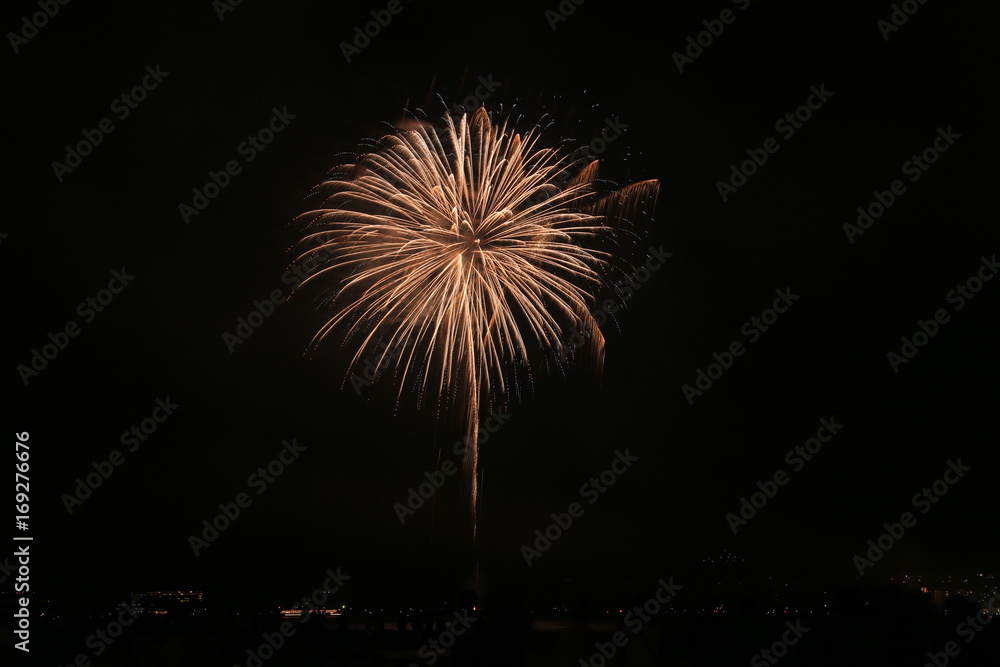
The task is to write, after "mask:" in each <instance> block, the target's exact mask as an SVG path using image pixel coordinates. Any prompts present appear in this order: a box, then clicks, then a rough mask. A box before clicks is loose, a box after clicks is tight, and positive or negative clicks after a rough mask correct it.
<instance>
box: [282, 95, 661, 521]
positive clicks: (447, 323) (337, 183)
mask: <svg viewBox="0 0 1000 667" xmlns="http://www.w3.org/2000/svg"><path fill="white" fill-rule="evenodd" d="M444 120H445V124H444V126H443V127H441V128H439V129H435V128H434V127H432V126H431V125H430V124H428V123H420V124H418V125H417V127H416V128H415V129H412V130H408V131H404V132H400V133H397V134H393V135H389V136H387V137H384V138H383V139H382V140H381V141H380V142H379V145H378V147H377V149H376V150H374V151H372V152H369V153H367V154H365V155H363V156H362V157H361V158H360V159H359V160H358V161H357V162H356V164H349V165H343V166H341V167H338V168H337V169H336V170H335V171H334V172H333V175H332V178H331V179H330V180H328V181H326V182H324V183H322V184H320V185H319V186H317V188H316V190H315V191H314V192H315V193H316V194H318V195H320V196H322V197H323V202H322V204H321V205H320V206H319V207H318V208H317V209H315V210H312V211H310V212H308V213H305V214H303V215H302V216H299V218H297V221H298V222H299V223H300V224H301V226H302V229H304V232H303V238H302V240H301V245H300V246H298V248H299V251H298V255H299V256H298V258H297V260H296V261H306V260H308V259H309V258H310V257H315V256H323V257H329V256H332V257H333V259H332V260H330V261H327V262H326V264H325V265H324V268H323V269H321V270H320V271H317V272H316V273H314V274H313V275H312V276H310V277H309V278H308V279H307V280H306V281H304V282H303V284H302V287H304V286H305V285H306V284H310V283H314V284H315V283H318V284H321V285H324V286H327V287H330V288H332V293H333V294H334V296H333V297H332V299H330V301H329V305H330V306H331V308H332V311H331V312H332V315H331V316H330V317H329V319H328V320H327V321H326V323H325V324H324V325H323V326H322V327H320V329H319V331H318V332H317V333H316V335H315V337H314V338H313V341H312V346H317V345H319V344H320V343H322V342H323V341H325V340H326V339H327V338H329V337H330V336H331V335H334V334H335V333H336V334H337V335H338V336H339V337H340V339H341V341H342V344H344V345H350V348H351V349H352V350H353V351H354V357H353V360H352V363H351V366H350V368H354V367H356V366H357V365H358V364H359V362H360V361H361V360H363V359H368V360H372V359H377V360H378V364H377V365H378V366H380V367H381V366H382V365H383V364H389V363H391V364H393V368H394V371H393V374H394V378H395V381H396V382H397V384H398V386H399V391H398V394H397V402H398V400H399V399H400V398H401V397H402V394H403V392H404V388H405V387H407V386H410V387H411V388H413V389H415V390H416V393H417V395H418V397H419V398H418V402H424V401H427V402H430V401H433V403H434V405H435V409H436V410H437V413H438V415H439V416H441V415H442V414H443V413H445V412H450V413H451V414H456V415H458V417H459V421H460V422H461V424H462V430H463V432H464V433H465V436H466V438H465V442H466V447H467V454H466V458H465V464H466V471H467V473H468V477H467V479H468V481H469V484H470V490H471V494H470V495H471V508H472V512H473V525H475V511H476V503H477V496H478V490H477V486H478V484H477V470H478V458H479V447H478V437H477V434H478V429H479V414H480V412H481V411H486V410H489V409H491V408H492V407H493V406H494V405H497V404H498V402H499V403H501V404H503V405H506V404H507V400H508V399H509V398H510V397H511V395H512V393H517V391H516V390H514V391H512V386H513V385H515V384H516V383H517V382H518V381H517V379H516V375H517V372H516V371H514V370H512V369H514V368H515V367H518V366H521V367H524V368H528V369H530V365H527V364H525V363H524V362H527V361H528V360H529V359H531V358H535V357H537V355H539V354H543V355H544V354H548V355H549V356H550V357H552V358H556V359H559V358H565V357H566V354H567V353H566V350H567V349H569V348H568V346H567V344H566V341H567V340H569V339H570V337H571V336H582V337H583V339H584V340H586V341H587V343H586V345H587V351H588V352H589V353H590V354H591V355H593V357H594V358H595V360H596V362H597V364H598V365H600V363H601V362H602V360H603V347H604V338H603V336H602V335H601V332H600V329H599V328H598V326H597V324H596V322H595V321H594V319H593V317H592V316H591V314H590V308H591V307H592V306H593V302H594V296H593V294H594V292H595V291H596V289H597V288H599V287H600V286H601V285H602V284H603V283H605V282H606V280H607V276H608V275H609V271H610V269H611V267H612V264H613V262H614V260H615V255H614V254H613V253H612V252H609V251H608V250H603V249H599V248H602V247H608V245H607V241H609V240H614V239H616V238H618V239H620V237H621V236H622V231H623V229H624V225H623V223H626V224H627V221H628V220H630V219H631V218H632V217H633V216H634V215H639V214H644V213H646V210H647V209H649V210H651V209H652V205H653V204H654V203H655V197H656V194H657V192H658V184H657V182H656V181H645V182H641V183H634V184H632V185H629V186H626V187H624V188H620V189H615V190H609V189H607V188H606V187H604V188H603V189H602V188H601V187H599V182H598V181H597V180H596V177H597V161H596V160H593V161H589V160H588V161H586V163H585V164H584V165H583V166H582V167H581V166H580V161H575V162H574V161H571V159H570V158H569V157H568V156H565V155H563V154H562V153H561V152H560V151H559V150H558V149H553V148H544V147H539V146H538V138H539V133H540V129H539V128H538V126H535V128H533V129H532V130H531V131H529V132H527V133H526V134H525V135H524V136H521V134H519V133H516V132H515V131H514V130H513V129H510V128H508V126H507V123H506V122H503V123H500V124H497V123H494V121H493V120H492V119H491V118H490V116H489V114H488V113H487V112H486V111H485V110H483V109H479V110H477V111H476V112H475V113H473V114H471V115H461V116H458V117H456V118H453V117H451V116H446V117H445V119H444ZM319 253H322V255H319ZM574 347H575V346H574ZM350 368H349V369H348V373H350ZM529 373H530V370H529ZM345 379H346V376H345ZM529 380H530V375H529Z"/></svg>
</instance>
